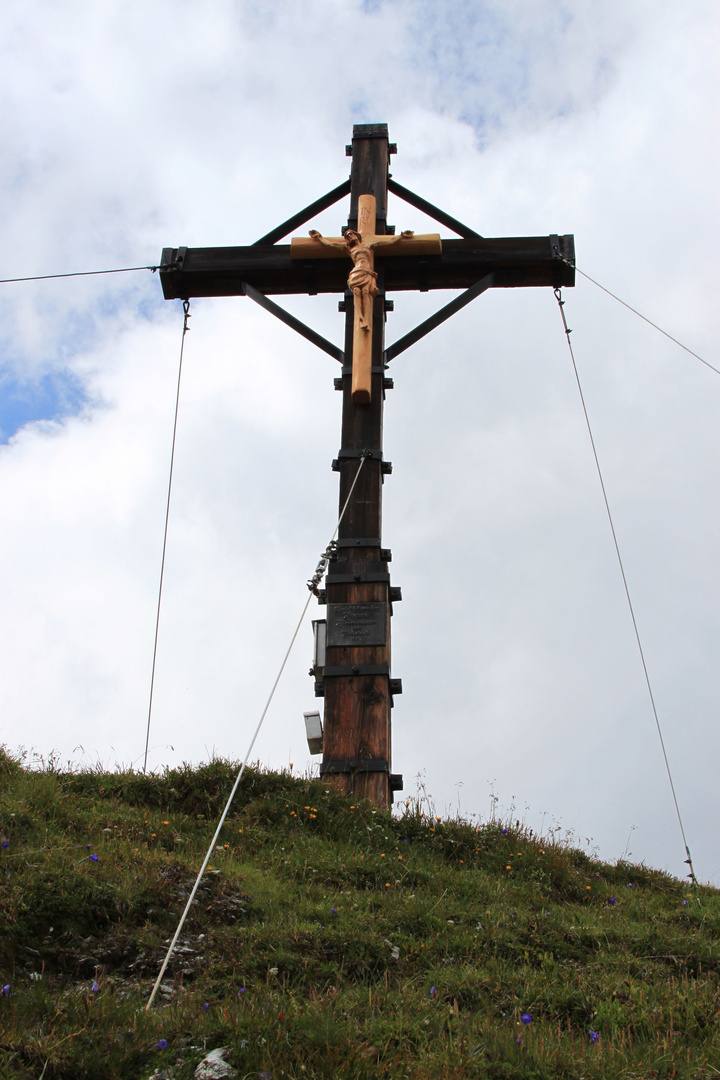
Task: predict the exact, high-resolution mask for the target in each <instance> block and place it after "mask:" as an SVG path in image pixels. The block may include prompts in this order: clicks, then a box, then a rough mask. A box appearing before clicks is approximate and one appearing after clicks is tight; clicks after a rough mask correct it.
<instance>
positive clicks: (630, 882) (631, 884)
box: [628, 881, 633, 889]
mask: <svg viewBox="0 0 720 1080" xmlns="http://www.w3.org/2000/svg"><path fill="white" fill-rule="evenodd" d="M632 887H633V883H632V881H628V889H632Z"/></svg>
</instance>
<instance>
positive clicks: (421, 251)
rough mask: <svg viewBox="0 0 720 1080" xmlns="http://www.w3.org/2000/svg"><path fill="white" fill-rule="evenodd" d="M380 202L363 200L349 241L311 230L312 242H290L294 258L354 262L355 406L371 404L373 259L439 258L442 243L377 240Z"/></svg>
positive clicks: (406, 235)
mask: <svg viewBox="0 0 720 1080" xmlns="http://www.w3.org/2000/svg"><path fill="white" fill-rule="evenodd" d="M376 221H377V201H376V199H375V196H374V195H361V196H360V197H359V199H358V227H357V231H355V230H354V229H348V230H347V231H346V232H345V235H344V236H332V237H326V236H322V235H321V234H320V233H319V232H318V231H317V230H316V229H311V230H310V234H309V235H310V239H309V240H306V239H305V237H301V236H294V237H293V238H292V240H291V241H290V258H291V259H321V258H328V257H335V258H337V257H339V256H340V255H345V256H346V257H347V258H349V259H352V262H353V269H352V270H351V271H350V276H349V277H348V288H349V289H350V290H351V292H352V294H353V301H354V313H355V317H354V323H353V350H352V399H353V401H354V402H355V404H356V405H369V404H370V399H371V395H372V378H371V371H372V324H373V303H372V302H373V299H374V297H376V296H377V294H378V287H377V273H376V272H375V261H374V256H375V255H376V254H377V255H440V254H441V252H442V241H441V240H440V234H439V233H427V234H426V235H424V236H416V235H415V233H413V232H410V231H407V232H403V233H401V234H400V236H387V235H382V236H380V235H378V234H377V233H376V232H375V228H376Z"/></svg>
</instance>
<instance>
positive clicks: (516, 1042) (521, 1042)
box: [515, 1037, 523, 1046]
mask: <svg viewBox="0 0 720 1080" xmlns="http://www.w3.org/2000/svg"><path fill="white" fill-rule="evenodd" d="M522 1044H523V1041H522V1039H521V1038H519V1037H518V1038H517V1039H516V1040H515V1045H516V1046H522Z"/></svg>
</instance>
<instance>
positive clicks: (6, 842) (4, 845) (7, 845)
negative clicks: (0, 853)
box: [2, 840, 10, 847]
mask: <svg viewBox="0 0 720 1080" xmlns="http://www.w3.org/2000/svg"><path fill="white" fill-rule="evenodd" d="M2 846H3V847H10V844H9V843H8V841H7V840H3V842H2Z"/></svg>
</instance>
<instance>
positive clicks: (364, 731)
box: [160, 124, 575, 806]
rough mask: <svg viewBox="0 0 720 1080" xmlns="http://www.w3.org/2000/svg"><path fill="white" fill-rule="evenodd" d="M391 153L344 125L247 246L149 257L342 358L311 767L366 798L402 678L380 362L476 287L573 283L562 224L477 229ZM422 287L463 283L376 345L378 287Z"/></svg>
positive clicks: (366, 131)
mask: <svg viewBox="0 0 720 1080" xmlns="http://www.w3.org/2000/svg"><path fill="white" fill-rule="evenodd" d="M394 152H395V147H394V145H393V144H392V143H390V142H389V141H388V130H387V125H386V124H356V125H355V127H354V128H353V138H352V145H351V146H349V147H347V153H348V155H349V156H350V158H351V159H352V164H351V172H350V178H349V179H348V180H345V181H344V182H343V183H342V184H339V185H338V187H336V188H334V189H333V190H332V191H330V192H328V193H327V195H324V196H323V197H322V198H320V199H318V200H317V201H316V202H314V203H312V204H311V205H310V206H308V207H306V208H305V209H304V210H301V211H300V213H298V214H295V215H294V216H293V217H291V218H289V219H288V220H287V221H285V222H283V223H282V224H281V225H279V226H278V227H277V228H276V229H273V230H272V231H271V232H269V233H267V234H266V235H265V236H263V237H262V238H261V239H260V240H258V241H257V242H256V243H254V244H252V245H250V246H248V247H223V248H165V249H164V251H163V253H162V259H161V267H160V279H161V282H162V287H163V294H164V296H165V297H166V299H168V300H170V299H182V300H186V299H189V298H190V297H194V296H248V297H250V298H251V299H252V300H254V301H255V303H257V304H260V305H261V306H262V307H264V308H265V309H266V310H267V311H269V312H271V313H272V314H273V315H275V316H276V317H277V318H279V319H281V320H282V321H283V322H284V323H285V324H286V325H288V326H290V327H292V329H294V330H296V331H297V332H298V333H300V334H302V335H303V336H304V337H305V338H307V339H308V340H309V341H311V342H313V344H314V345H316V346H318V348H320V349H323V350H324V351H325V352H326V353H329V355H330V356H332V357H333V358H334V359H335V360H337V361H339V362H340V363H341V365H342V369H341V371H342V374H341V376H340V377H339V378H337V379H335V387H336V389H338V390H341V391H342V395H343V404H342V434H341V446H340V451H339V453H338V455H337V458H336V459H335V461H333V469H334V470H335V471H336V472H338V473H339V474H340V507H341V508H342V507H344V506H345V505H346V501H347V508H346V510H345V514H344V517H343V519H342V523H341V526H340V529H339V532H338V538H337V551H336V557H335V558H334V560H333V561H332V562H331V563H330V567H329V569H328V574H327V577H326V580H325V585H326V587H325V589H324V590H322V591H321V592H320V593H319V596H318V599H319V601H320V603H321V604H326V605H327V607H326V611H327V620H326V622H327V649H326V656H325V663H324V665H323V667H322V669H321V670H319V671H314V672H313V673H314V675H315V678H316V682H315V693H316V694H317V696H318V697H322V698H324V706H325V707H324V713H325V715H324V732H323V761H322V765H321V766H320V775H321V776H323V777H324V779H325V781H326V782H327V783H332V784H335V785H337V786H339V787H340V788H341V789H342V790H344V791H346V792H348V794H352V795H353V796H354V797H355V798H361V797H366V798H369V799H371V800H372V801H373V802H374V803H375V804H376V805H378V806H388V805H389V804H390V803H391V802H392V792H393V791H397V790H400V789H401V787H402V777H400V776H397V775H396V774H394V773H393V772H392V760H391V759H392V746H391V742H392V740H391V722H390V715H391V713H390V710H391V707H392V705H393V701H394V698H395V697H397V695H398V694H400V693H401V692H402V685H401V681H400V679H396V678H391V674H390V665H391V652H390V627H391V615H392V611H393V605H394V604H397V603H398V602H399V601H400V600H401V599H402V596H401V591H400V589H399V588H398V587H397V586H393V585H391V584H390V568H389V564H390V560H391V557H392V556H391V552H390V550H389V549H388V548H387V547H385V546H384V544H383V539H382V486H383V481H384V479H385V477H386V476H387V475H388V474H389V473H390V472H391V468H392V467H391V465H390V462H388V461H385V460H384V458H383V409H384V402H385V393H386V391H388V390H389V389H390V388H391V387H392V379H389V378H388V377H387V367H388V364H389V363H390V361H391V360H393V359H394V358H395V357H397V356H399V355H400V354H401V353H402V352H404V351H405V350H406V349H407V348H409V347H410V346H411V345H413V344H414V343H415V342H416V341H418V340H419V339H420V338H422V337H423V336H424V335H425V334H427V333H429V332H430V331H431V330H433V329H434V328H435V327H436V326H438V325H439V324H440V323H442V322H443V321H444V320H445V319H447V318H449V317H450V316H451V315H453V314H454V313H455V312H456V311H459V310H460V309H461V308H462V307H463V306H464V305H465V304H467V303H469V302H470V301H471V300H473V299H474V298H475V297H477V296H479V295H480V294H481V293H483V292H485V290H487V289H491V288H494V289H498V288H500V289H504V288H518V287H526V286H533V287H535V286H541V287H553V286H561V285H564V286H571V285H574V283H575V271H574V269H573V263H574V258H575V249H574V244H573V237H572V236H568V235H566V236H558V235H551V236H526V237H494V238H487V237H482V236H480V235H479V234H478V233H476V232H475V231H474V230H473V229H470V228H468V226H467V225H463V223H462V222H460V221H457V220H456V219H455V218H453V217H451V216H450V215H449V214H447V213H446V212H445V211H443V210H440V209H439V208H438V207H437V206H433V205H432V204H431V203H429V202H427V201H426V200H425V199H423V198H421V197H420V196H419V195H416V194H414V193H413V192H412V191H409V190H408V189H407V188H405V187H403V186H402V185H401V184H399V183H398V182H397V181H396V180H394V179H393V178H392V177H391V175H390V172H389V164H390V155H391V154H392V153H394ZM388 193H391V194H393V195H395V196H397V197H398V198H399V199H402V200H404V201H405V202H406V203H409V204H410V205H411V206H414V207H415V208H416V209H417V210H420V211H422V212H423V213H424V214H426V215H428V216H429V217H431V218H433V219H434V220H435V221H437V222H439V224H440V225H443V226H444V227H445V228H447V229H448V230H449V231H450V232H453V233H455V234H456V236H455V237H454V238H452V239H449V240H443V241H442V243H441V242H440V237H439V235H430V236H416V235H408V234H407V233H404V234H401V235H400V236H398V237H396V236H395V235H394V229H393V227H392V226H391V225H388V221H387V197H388ZM348 195H349V196H350V207H349V216H348V220H347V229H346V230H345V235H344V237H329V238H328V237H321V236H320V234H319V233H318V232H317V230H312V232H311V234H310V236H309V237H303V238H296V239H293V241H292V243H291V244H287V243H286V244H281V243H278V241H281V240H283V239H284V238H285V237H287V236H289V235H290V234H291V233H292V232H293V231H294V230H296V229H298V228H300V227H301V226H303V225H304V224H306V223H307V222H312V220H313V218H315V217H316V215H317V214H320V213H321V212H322V211H324V210H326V209H327V208H328V207H329V206H332V205H333V204H334V203H337V202H338V201H339V200H340V199H344V198H346V197H347V196H348ZM376 257H377V261H376ZM348 275H349V276H348ZM434 289H444V290H453V289H454V290H464V292H460V294H459V295H458V296H456V297H455V299H453V300H451V301H450V303H448V304H446V305H445V306H444V307H442V308H440V310H439V311H436V312H435V314H434V315H431V316H430V317H429V318H428V319H426V320H425V321H424V322H423V323H421V324H420V325H419V326H417V327H416V328H415V329H414V330H411V331H410V332H409V333H407V334H405V335H404V336H403V337H401V338H400V339H399V340H398V341H395V342H393V343H392V344H391V345H389V346H388V347H386V346H385V321H386V317H387V314H386V313H387V312H389V311H391V310H392V307H393V300H391V299H389V298H388V293H391V292H402V291H407V290H411V291H419V292H428V291H429V290H434ZM290 293H304V294H306V295H311V296H312V295H315V294H317V293H336V294H339V295H340V296H341V297H342V299H341V300H340V305H339V307H340V310H341V311H344V312H345V339H344V347H343V348H340V347H339V346H337V345H334V344H333V343H331V342H330V341H328V340H327V339H326V338H324V337H323V336H322V335H321V334H318V333H317V332H316V331H315V330H312V329H311V328H310V327H308V326H306V325H305V324H304V323H303V322H301V321H300V320H299V319H298V318H297V317H296V316H294V315H291V314H290V313H289V312H288V311H286V310H285V309H284V308H283V307H281V306H280V305H279V304H277V303H276V302H275V301H274V300H271V299H270V295H271V294H274V295H278V294H279V295H283V294H290ZM351 358H352V363H351ZM361 460H364V463H363V466H362V471H361V472H360V473H359V474H358V468H359V465H360V461H361ZM356 477H357V483H356V484H355V486H353V482H354V481H355V479H356ZM351 492H352V494H351V495H350V493H351ZM300 711H301V707H300V704H298V716H299V714H300Z"/></svg>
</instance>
